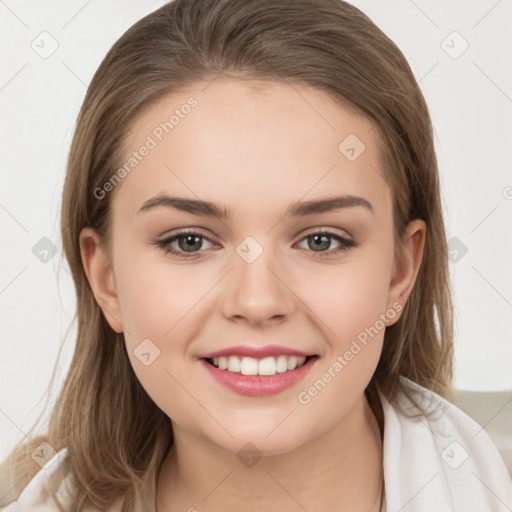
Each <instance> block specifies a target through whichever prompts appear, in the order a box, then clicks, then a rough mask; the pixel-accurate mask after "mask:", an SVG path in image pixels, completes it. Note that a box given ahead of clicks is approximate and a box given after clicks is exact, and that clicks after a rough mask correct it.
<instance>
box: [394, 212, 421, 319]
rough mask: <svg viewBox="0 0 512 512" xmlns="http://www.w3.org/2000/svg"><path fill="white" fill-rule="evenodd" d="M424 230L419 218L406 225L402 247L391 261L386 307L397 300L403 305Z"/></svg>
mask: <svg viewBox="0 0 512 512" xmlns="http://www.w3.org/2000/svg"><path fill="white" fill-rule="evenodd" d="M426 232H427V227H426V224H425V222H424V221H423V220H421V219H415V220H413V221H411V222H410V223H409V224H408V225H407V228H406V232H405V233H404V236H403V244H402V249H401V250H400V252H399V254H397V255H396V256H395V260H394V262H393V270H392V273H391V282H390V283H389V293H388V308H390V307H391V306H392V304H395V303H397V302H398V303H400V304H401V306H402V310H403V308H404V307H405V303H406V302H407V299H408V298H409V295H410V294H411V292H412V289H413V287H414V283H415V282H416V277H417V275H418V272H419V270H420V265H421V261H422V259H423V250H424V247H425V237H426ZM399 318H400V314H398V315H397V316H396V317H395V319H393V321H390V322H389V323H388V324H387V325H388V326H389V325H393V324H394V323H396V322H397V321H398V319H399Z"/></svg>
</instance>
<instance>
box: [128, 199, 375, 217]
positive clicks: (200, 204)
mask: <svg viewBox="0 0 512 512" xmlns="http://www.w3.org/2000/svg"><path fill="white" fill-rule="evenodd" d="M161 206H164V207H167V208H174V209H175V210H179V211H182V212H187V213H192V214H194V215H201V216H205V217H213V218H217V219H221V220H232V219H233V212H232V211H231V210H229V209H228V208H226V207H225V206H224V207H222V206H219V205H217V204H215V203H212V202H210V201H203V200H200V199H192V198H188V197H177V196H169V195H165V194H160V195H157V196H155V197H152V198H151V199H148V200H147V201H145V202H144V204H143V205H142V206H141V207H140V209H139V210H138V212H137V215H139V214H140V213H144V212H147V211H149V210H152V209H154V208H157V207H161ZM355 206H362V207H363V208H366V209H367V210H369V211H370V212H371V213H372V214H374V213H375V212H374V209H373V206H372V204H371V203H370V202H369V201H368V200H367V199H365V198H364V197H359V196H353V195H346V196H338V197H328V198H324V199H315V200H312V201H297V202H295V203H292V204H291V205H290V206H289V207H288V208H287V209H286V212H285V214H284V216H285V217H288V216H292V217H306V216H308V215H315V214H319V213H327V212H332V211H335V210H342V209H345V208H352V207H355Z"/></svg>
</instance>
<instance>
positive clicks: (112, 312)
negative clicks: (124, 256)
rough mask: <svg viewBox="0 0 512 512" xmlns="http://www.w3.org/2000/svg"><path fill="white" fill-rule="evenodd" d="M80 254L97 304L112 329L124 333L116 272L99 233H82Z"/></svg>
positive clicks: (83, 230) (93, 231)
mask: <svg viewBox="0 0 512 512" xmlns="http://www.w3.org/2000/svg"><path fill="white" fill-rule="evenodd" d="M79 242H80V254H81V257H82V264H83V266H84V270H85V273H86V275H87V279H88V281H89V285H90V287H91V289H92V292H93V294H94V297H95V299H96V302H97V303H98V305H99V307H100V308H101V310H102V311H103V314H104V315H105V318H106V320H107V322H108V323H109V325H110V327H112V329H113V330H114V331H115V332H117V333H121V332H123V324H122V317H121V308H120V304H119V299H118V296H117V291H116V286H115V281H114V272H113V269H112V265H111V262H110V260H109V257H108V254H107V252H106V250H105V247H104V246H103V243H102V241H101V239H100V237H99V235H98V233H97V232H96V231H95V230H94V229H92V228H89V227H87V228H84V229H82V231H81V232H80V237H79Z"/></svg>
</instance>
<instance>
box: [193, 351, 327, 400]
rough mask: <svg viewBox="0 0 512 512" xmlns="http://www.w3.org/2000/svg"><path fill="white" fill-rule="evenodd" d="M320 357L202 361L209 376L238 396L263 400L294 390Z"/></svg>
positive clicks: (283, 356)
mask: <svg viewBox="0 0 512 512" xmlns="http://www.w3.org/2000/svg"><path fill="white" fill-rule="evenodd" d="M317 360H318V356H316V355H314V356H307V357H305V356H288V355H279V356H275V357H274V356H268V357H264V358H262V359H257V358H253V357H249V356H244V357H238V356H220V357H214V358H202V359H200V362H201V363H202V365H203V367H204V368H205V369H206V370H207V371H208V373H209V374H210V375H211V376H212V377H213V378H214V379H215V380H216V381H217V382H218V383H219V384H222V385H223V386H224V387H226V388H228V389H230V390H231V391H234V392H235V393H237V394H239V395H244V396H253V397H263V396H269V395H275V394H277V393H281V392H283V391H285V390H286V389H288V388H291V387H292V386H294V385H295V384H297V383H298V382H300V381H301V380H302V379H304V378H305V376H306V375H307V374H308V373H309V371H310V370H311V368H312V366H313V365H314V364H315V362H316V361H317Z"/></svg>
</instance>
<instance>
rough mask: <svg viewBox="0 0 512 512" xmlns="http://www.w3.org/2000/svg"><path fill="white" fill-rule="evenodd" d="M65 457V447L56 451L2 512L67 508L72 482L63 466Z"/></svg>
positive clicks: (45, 510) (44, 510) (69, 502)
mask: <svg viewBox="0 0 512 512" xmlns="http://www.w3.org/2000/svg"><path fill="white" fill-rule="evenodd" d="M66 457H67V448H63V449H62V450H60V451H59V452H57V453H56V454H55V455H54V456H53V457H52V458H51V459H50V460H49V461H48V462H47V463H46V464H45V465H44V466H43V467H42V468H41V469H40V470H39V471H38V473H37V474H36V475H35V476H34V478H32V480H31V481H30V482H29V483H28V485H27V486H26V487H25V489H23V491H22V493H21V494H20V496H19V497H18V499H17V500H16V501H14V502H12V503H10V504H9V505H7V507H5V508H2V512H21V511H25V510H31V511H34V512H51V511H52V512H53V511H60V510H61V507H63V508H64V510H66V509H67V508H69V506H70V504H71V501H70V500H71V496H72V491H73V483H72V481H71V477H70V475H67V474H66V473H65V471H64V468H63V462H64V460H65V459H66ZM56 500H58V501H56Z"/></svg>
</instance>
